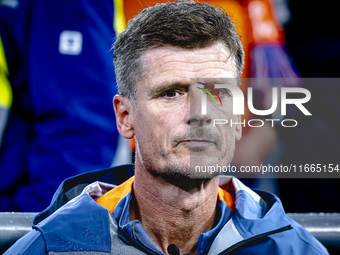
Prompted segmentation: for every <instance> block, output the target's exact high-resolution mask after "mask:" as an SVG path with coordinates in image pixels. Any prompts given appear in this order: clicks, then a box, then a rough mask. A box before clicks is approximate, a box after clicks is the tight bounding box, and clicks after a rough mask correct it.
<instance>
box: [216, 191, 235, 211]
mask: <svg viewBox="0 0 340 255" xmlns="http://www.w3.org/2000/svg"><path fill="white" fill-rule="evenodd" d="M218 199H219V200H223V201H224V202H225V203H226V204H227V206H228V208H229V209H230V210H232V211H234V210H235V197H234V196H233V195H231V194H230V193H229V192H228V191H225V190H224V189H222V188H220V187H218Z"/></svg>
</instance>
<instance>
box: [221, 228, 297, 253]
mask: <svg viewBox="0 0 340 255" xmlns="http://www.w3.org/2000/svg"><path fill="white" fill-rule="evenodd" d="M290 229H292V226H291V225H288V226H285V227H283V228H279V229H276V230H273V231H269V232H266V233H263V234H260V235H257V236H253V237H251V238H249V239H247V240H244V241H241V242H238V243H236V244H234V245H232V246H230V247H229V248H228V249H226V250H224V251H222V252H221V253H219V254H218V255H227V254H232V252H233V251H234V252H235V251H236V250H237V249H239V248H241V247H243V246H247V245H250V244H253V243H257V242H262V241H265V240H267V239H268V236H269V235H273V234H276V233H280V232H284V231H287V230H290Z"/></svg>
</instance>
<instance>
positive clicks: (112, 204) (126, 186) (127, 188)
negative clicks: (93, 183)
mask: <svg viewBox="0 0 340 255" xmlns="http://www.w3.org/2000/svg"><path fill="white" fill-rule="evenodd" d="M134 180H135V177H134V176H132V177H131V178H130V179H128V180H127V181H125V182H124V183H122V184H121V185H119V186H117V187H116V188H113V189H112V190H110V191H109V192H107V193H105V194H104V195H102V196H101V197H100V198H98V199H97V200H96V202H97V203H98V204H100V205H101V206H102V207H105V208H106V209H108V210H109V211H110V214H112V213H113V211H114V209H115V208H116V206H117V204H118V202H119V201H120V200H121V199H122V198H123V197H124V196H125V195H126V194H128V193H131V192H132V184H133V181H134Z"/></svg>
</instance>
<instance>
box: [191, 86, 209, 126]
mask: <svg viewBox="0 0 340 255" xmlns="http://www.w3.org/2000/svg"><path fill="white" fill-rule="evenodd" d="M207 101H208V98H207V95H206V94H205V93H204V91H202V90H201V89H198V88H196V87H194V88H192V89H191V90H190V111H189V116H188V119H187V122H188V124H190V125H191V126H205V125H209V124H210V123H211V122H212V118H211V114H210V111H209V109H208V107H207Z"/></svg>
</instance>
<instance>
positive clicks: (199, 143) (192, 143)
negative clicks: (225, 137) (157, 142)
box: [179, 139, 215, 148]
mask: <svg viewBox="0 0 340 255" xmlns="http://www.w3.org/2000/svg"><path fill="white" fill-rule="evenodd" d="M179 144H182V145H184V146H188V147H190V148H199V147H201V148H205V147H210V146H212V145H215V142H213V141H211V140H207V139H189V140H183V141H181V142H179Z"/></svg>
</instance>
